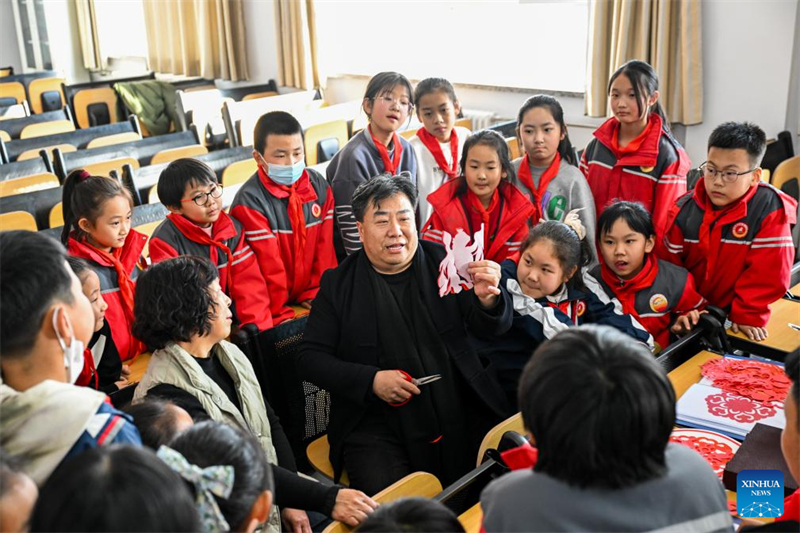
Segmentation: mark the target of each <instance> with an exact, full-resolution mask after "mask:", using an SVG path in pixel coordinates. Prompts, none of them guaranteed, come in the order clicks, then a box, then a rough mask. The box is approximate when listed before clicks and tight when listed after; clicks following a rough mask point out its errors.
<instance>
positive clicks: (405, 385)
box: [372, 370, 419, 403]
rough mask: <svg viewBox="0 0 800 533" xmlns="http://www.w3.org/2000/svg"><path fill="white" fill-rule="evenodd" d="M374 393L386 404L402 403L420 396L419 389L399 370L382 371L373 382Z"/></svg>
mask: <svg viewBox="0 0 800 533" xmlns="http://www.w3.org/2000/svg"><path fill="white" fill-rule="evenodd" d="M372 392H374V393H375V396H377V397H378V398H380V399H381V400H383V401H384V402H387V403H402V402H404V401H406V400H408V399H409V398H411V395H412V394H419V388H417V386H416V385H414V384H413V383H411V382H410V381H408V380H407V379H406V377H405V376H404V375H403V374H402V373H401V372H400V371H398V370H381V371H380V372H378V373H377V374H375V379H373V380H372Z"/></svg>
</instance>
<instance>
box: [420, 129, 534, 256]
mask: <svg viewBox="0 0 800 533" xmlns="http://www.w3.org/2000/svg"><path fill="white" fill-rule="evenodd" d="M461 172H462V173H463V175H462V176H461V177H459V178H456V179H454V180H450V181H448V182H446V183H445V184H443V185H442V186H441V187H439V189H437V190H436V191H434V192H432V193H431V194H429V195H428V202H429V203H430V205H431V207H433V214H432V215H431V218H430V219H429V220H428V222H427V223H426V224H425V227H424V228H423V229H422V238H423V239H426V240H429V241H433V242H438V243H441V242H442V233H443V232H444V231H447V232H448V233H450V234H451V235H455V234H456V232H457V230H459V229H462V230H464V231H466V232H467V233H468V234H469V235H475V233H477V232H478V231H480V229H481V225H483V228H484V229H483V235H484V246H483V250H484V257H485V258H486V259H488V260H490V261H495V262H497V263H500V262H502V261H504V260H505V259H507V258H509V257H511V256H512V255H514V254H516V253H518V252H519V247H520V245H521V244H522V241H524V240H525V237H527V235H528V219H529V218H530V217H531V215H532V214H533V212H534V207H533V204H531V201H530V200H528V198H527V197H526V196H525V195H524V194H522V193H521V192H520V191H519V189H517V188H516V187H515V186H514V185H512V180H513V179H514V167H513V165H512V163H511V159H510V157H509V153H508V145H507V144H506V141H505V139H503V137H501V136H500V134H499V133H497V132H495V131H492V130H483V131H479V132H478V133H475V134H473V135H472V136H470V137H469V138H468V139H467V142H466V143H464V150H463V152H462V155H461Z"/></svg>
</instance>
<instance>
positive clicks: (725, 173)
mask: <svg viewBox="0 0 800 533" xmlns="http://www.w3.org/2000/svg"><path fill="white" fill-rule="evenodd" d="M758 168H759V167H753V168H751V169H750V170H745V171H744V172H736V171H735V170H730V169H728V170H719V169H717V168H714V167H712V166H710V165H709V164H708V161H706V162H705V163H703V164H702V165H700V170H701V171H702V172H703V177H704V178H706V179H709V180H712V181H713V180H715V179H716V178H717V174H719V175H720V176H722V181H723V182H724V183H733V182H734V181H736V180H737V179H739V176H743V175H745V174H750V173H751V172H753V171H754V170H758Z"/></svg>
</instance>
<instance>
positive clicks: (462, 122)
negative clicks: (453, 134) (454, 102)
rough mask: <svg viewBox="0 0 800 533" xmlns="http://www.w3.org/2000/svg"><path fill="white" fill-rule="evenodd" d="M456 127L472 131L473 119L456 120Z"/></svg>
mask: <svg viewBox="0 0 800 533" xmlns="http://www.w3.org/2000/svg"><path fill="white" fill-rule="evenodd" d="M455 126H457V127H462V128H467V129H468V130H470V131H472V119H471V118H460V119H458V120H456V123H455Z"/></svg>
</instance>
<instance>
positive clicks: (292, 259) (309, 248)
mask: <svg viewBox="0 0 800 533" xmlns="http://www.w3.org/2000/svg"><path fill="white" fill-rule="evenodd" d="M294 187H296V189H295V191H296V194H297V195H298V196H299V199H300V201H301V202H302V206H301V208H302V213H299V212H298V215H299V216H302V220H303V222H304V223H305V245H304V246H298V250H299V252H300V253H301V254H302V257H301V258H300V260H298V259H297V257H296V252H295V244H296V242H297V243H298V244H301V243H302V238H303V234H302V232H298V233H296V232H295V227H296V226H297V224H298V222H299V221H295V223H294V224H292V220H291V216H290V210H289V200H290V193H289V190H288V188H287V187H284V186H282V185H278V184H276V183H275V182H273V181H272V180H271V179H269V177H268V176H267V175H266V174H265V173H264V171H263V170H262V169H260V168H259V169H258V172H257V173H256V174H253V175H252V176H251V177H250V178H249V179H248V180H247V181H246V182H245V184H244V185H242V188H241V189H239V192H237V193H236V197H235V198H234V200H233V204H232V206H231V215H232V216H233V217H234V218H235V219H237V220H238V221H239V222H241V223H242V226H244V230H245V232H244V234H245V238H246V239H247V242H248V244H250V246H251V247H252V248H253V250H255V253H256V257H257V258H258V265H259V267H260V268H261V274H262V275H263V277H264V280H265V281H266V283H267V290H268V292H269V307H270V310H271V311H272V322H273V324H274V325H276V326H277V325H278V324H280V323H281V322H284V321H285V320H289V319H291V318H293V317H294V311H292V309H291V308H290V307H289V304H290V303H300V302H304V301H306V300H313V299H314V298H315V297H316V296H317V292H318V291H319V279H320V277H321V276H322V273H323V272H325V271H326V270H328V269H329V268H334V267H336V264H337V263H336V254H335V252H334V249H333V194H332V193H331V188H330V185H328V182H327V181H325V178H323V177H322V175H320V174H319V173H318V172H316V171H315V170H312V169H308V168H307V169H305V171H304V172H303V175H302V176H301V177H300V179H299V180H298V181H297V183H295V185H294ZM297 239H301V240H300V241H297Z"/></svg>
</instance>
